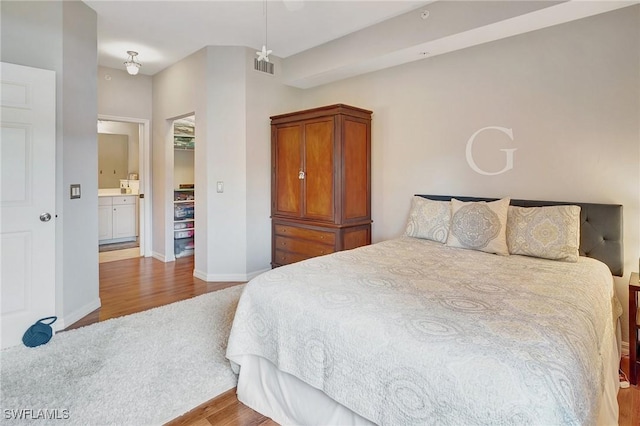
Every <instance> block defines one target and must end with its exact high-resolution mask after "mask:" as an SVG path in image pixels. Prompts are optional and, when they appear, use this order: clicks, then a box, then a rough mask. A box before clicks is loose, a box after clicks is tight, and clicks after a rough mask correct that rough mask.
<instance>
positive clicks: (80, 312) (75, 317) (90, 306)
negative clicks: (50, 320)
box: [55, 297, 102, 331]
mask: <svg viewBox="0 0 640 426" xmlns="http://www.w3.org/2000/svg"><path fill="white" fill-rule="evenodd" d="M100 306H102V302H101V301H100V298H99V297H98V298H97V299H96V300H94V301H92V302H91V303H87V304H86V305H84V306H83V307H81V308H80V309H76V310H75V311H74V312H71V313H70V314H68V315H65V316H64V317H62V318H60V317H59V318H58V320H57V321H56V323H55V324H56V331H60V330H64V329H65V328H67V327H69V326H70V325H71V324H73V323H74V322H77V321H80V320H81V319H82V318H84V317H86V316H87V315H89V314H90V313H91V312H93V311H95V310H96V309H98V308H99V307H100Z"/></svg>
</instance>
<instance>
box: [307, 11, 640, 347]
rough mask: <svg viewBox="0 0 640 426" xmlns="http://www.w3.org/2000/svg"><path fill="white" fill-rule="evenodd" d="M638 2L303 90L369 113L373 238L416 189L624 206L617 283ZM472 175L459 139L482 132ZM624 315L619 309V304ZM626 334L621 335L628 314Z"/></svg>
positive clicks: (628, 202)
mask: <svg viewBox="0 0 640 426" xmlns="http://www.w3.org/2000/svg"><path fill="white" fill-rule="evenodd" d="M639 22H640V6H634V7H631V8H625V9H621V10H618V11H614V12H610V13H607V14H603V15H599V16H595V17H591V18H587V19H583V20H580V21H576V22H572V23H567V24H563V25H560V26H556V27H551V28H548V29H545V30H540V31H535V32H531V33H528V34H523V35H520V36H517V37H512V38H509V39H504V40H500V41H496V42H493V43H489V44H485V45H480V46H476V47H473V48H468V49H465V50H461V51H457V52H453V53H450V54H446V55H442V56H438V57H434V58H431V59H426V60H423V61H420V62H416V63H412V64H408V65H404V66H399V67H396V68H391V69H388V70H384V71H379V72H376V73H372V74H368V75H363V76H360V77H356V78H352V79H349V80H345V81H341V82H337V83H334V84H330V85H326V86H322V87H318V88H316V89H312V90H308V91H306V92H304V98H305V102H306V105H307V106H309V107H311V106H318V105H323V104H330V103H337V102H343V103H350V104H353V105H356V106H360V107H364V108H369V109H371V110H373V112H374V116H373V124H372V125H373V129H372V138H373V148H372V150H373V220H374V223H373V234H374V240H376V241H380V240H383V239H387V238H391V237H395V236H397V235H399V234H400V233H401V232H402V231H403V228H404V224H405V221H406V217H407V212H408V208H409V202H410V197H411V195H412V194H414V193H430V194H449V195H472V196H487V197H503V196H511V197H514V198H528V199H543V200H567V201H572V200H574V201H584V202H598V203H616V204H623V205H624V238H625V259H626V262H625V271H626V273H625V277H624V278H623V279H616V286H617V294H618V297H619V298H620V300H621V302H622V303H623V305H625V306H628V305H627V292H626V283H627V282H628V277H629V273H630V272H631V271H637V269H638V258H639V257H640V223H639V222H640V105H639V103H640V96H639V94H640V79H639V76H640V68H639V67H640V53H639V52H640V25H638V23H639ZM487 126H500V127H504V128H510V129H512V130H513V141H511V140H510V139H509V138H508V137H507V136H506V135H505V134H503V133H500V132H497V131H486V132H483V133H481V134H480V135H479V137H478V139H477V142H476V144H475V145H474V149H473V157H474V159H475V161H476V163H478V165H479V166H480V167H481V168H482V169H485V170H487V171H499V170H501V169H502V168H503V166H504V165H505V164H506V154H505V153H504V152H501V151H500V150H501V149H517V151H515V152H514V166H513V169H512V170H509V171H507V172H505V173H503V174H498V175H495V176H487V175H482V174H479V173H477V172H475V171H474V170H473V169H472V168H471V167H470V166H469V164H468V162H467V159H466V155H465V148H466V145H467V141H468V140H469V138H470V137H471V136H472V135H473V134H474V133H475V132H476V131H477V130H479V129H482V128H484V127H487ZM625 315H626V312H625ZM624 323H625V326H624V336H625V339H626V336H628V333H627V330H626V329H627V327H626V320H625V322H624Z"/></svg>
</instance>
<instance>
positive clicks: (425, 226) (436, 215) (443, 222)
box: [404, 196, 451, 243]
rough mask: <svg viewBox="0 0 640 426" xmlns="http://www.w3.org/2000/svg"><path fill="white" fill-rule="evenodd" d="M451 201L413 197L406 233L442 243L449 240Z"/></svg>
mask: <svg viewBox="0 0 640 426" xmlns="http://www.w3.org/2000/svg"><path fill="white" fill-rule="evenodd" d="M450 220H451V203H450V202H449V201H434V200H428V199H426V198H423V197H415V196H414V197H413V199H412V200H411V211H410V212H409V219H408V220H407V229H406V230H405V232H404V235H406V236H408V237H415V238H423V239H426V240H431V241H438V242H440V243H446V242H447V235H448V234H449V221H450Z"/></svg>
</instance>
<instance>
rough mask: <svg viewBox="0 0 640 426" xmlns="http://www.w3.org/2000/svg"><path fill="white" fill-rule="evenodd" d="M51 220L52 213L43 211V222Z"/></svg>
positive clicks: (41, 218)
mask: <svg viewBox="0 0 640 426" xmlns="http://www.w3.org/2000/svg"><path fill="white" fill-rule="evenodd" d="M50 220H51V215H50V214H49V213H42V214H41V215H40V221H41V222H49V221H50Z"/></svg>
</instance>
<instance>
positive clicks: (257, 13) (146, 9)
mask: <svg viewBox="0 0 640 426" xmlns="http://www.w3.org/2000/svg"><path fill="white" fill-rule="evenodd" d="M84 3H85V4H87V5H88V6H89V7H91V8H92V9H93V10H95V11H96V13H97V14H98V64H99V65H101V66H105V67H111V68H122V64H123V62H124V61H125V60H126V59H127V53H126V52H127V50H134V51H137V52H138V53H139V56H138V59H139V60H140V62H141V63H142V64H143V66H142V68H141V69H140V73H141V74H147V75H153V74H155V73H157V72H158V71H161V70H162V69H164V68H166V67H167V66H169V65H171V64H173V63H175V62H177V61H179V60H181V59H183V58H185V57H186V56H188V55H190V54H192V53H194V52H196V51H198V50H200V49H201V48H203V47H204V46H209V45H211V46H247V47H251V48H254V49H256V50H260V48H261V47H262V45H263V44H264V43H265V5H266V18H267V20H266V24H267V25H266V27H267V33H266V35H267V37H268V38H267V42H268V47H269V49H271V50H273V54H274V55H276V56H278V57H280V58H286V57H288V56H290V55H293V54H295V53H298V52H301V51H304V50H307V49H310V48H312V47H315V46H318V45H320V44H323V43H325V42H327V41H330V40H333V39H336V38H339V37H342V36H344V35H346V34H349V33H353V32H354V31H357V30H360V29H362V28H365V27H368V26H370V25H373V24H376V23H379V22H381V21H384V20H386V19H389V18H392V17H394V16H397V15H399V14H402V13H405V12H407V11H410V10H412V9H415V8H416V7H419V6H421V5H425V4H428V3H430V2H429V1H408V0H393V1H379V0H376V1H359V0H350V1H345V0H338V1H317V0H316V1H312V0H284V1H283V0H268V1H267V2H265V1H244V0H236V1H217V0H209V1H179V0H175V1H142V0H121V1H104V0H85V1H84Z"/></svg>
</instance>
